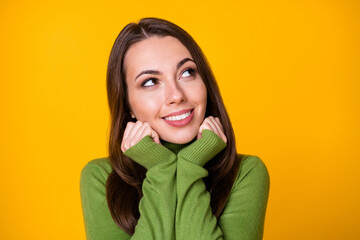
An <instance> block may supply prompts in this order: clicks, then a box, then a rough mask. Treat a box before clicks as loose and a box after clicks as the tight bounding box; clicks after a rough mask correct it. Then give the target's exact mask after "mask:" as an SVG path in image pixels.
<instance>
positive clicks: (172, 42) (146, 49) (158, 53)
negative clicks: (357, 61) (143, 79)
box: [124, 36, 191, 74]
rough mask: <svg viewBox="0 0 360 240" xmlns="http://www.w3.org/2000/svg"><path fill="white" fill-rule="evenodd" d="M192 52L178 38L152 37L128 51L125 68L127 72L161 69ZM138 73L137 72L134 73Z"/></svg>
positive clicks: (173, 64)
mask: <svg viewBox="0 0 360 240" xmlns="http://www.w3.org/2000/svg"><path fill="white" fill-rule="evenodd" d="M186 57H189V58H191V54H190V52H189V51H188V49H187V48H186V47H185V46H184V45H183V44H182V43H181V42H180V41H179V40H178V39H176V38H174V37H171V36H165V37H150V38H147V39H145V40H142V41H140V42H137V43H135V44H133V45H132V46H131V47H130V48H129V49H128V50H127V52H126V54H125V58H124V68H125V72H126V73H134V71H135V72H138V71H142V70H150V69H154V70H160V71H161V69H160V68H166V67H170V66H172V67H173V68H175V66H176V64H177V63H178V62H179V61H181V60H182V59H184V58H186ZM134 74H136V73H134Z"/></svg>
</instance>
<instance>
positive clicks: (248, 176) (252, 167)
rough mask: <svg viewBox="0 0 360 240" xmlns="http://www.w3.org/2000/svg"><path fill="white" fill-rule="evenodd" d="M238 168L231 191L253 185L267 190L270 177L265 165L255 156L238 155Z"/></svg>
mask: <svg viewBox="0 0 360 240" xmlns="http://www.w3.org/2000/svg"><path fill="white" fill-rule="evenodd" d="M238 161H240V166H239V170H238V174H237V176H236V179H235V182H234V185H233V190H234V189H236V188H239V187H246V185H248V184H251V185H253V184H255V185H258V186H259V187H261V188H265V189H268V188H269V185H270V176H269V172H268V169H267V167H266V165H265V163H264V162H263V161H262V160H261V159H260V158H259V157H258V156H255V155H246V154H238Z"/></svg>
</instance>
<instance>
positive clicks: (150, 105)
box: [129, 93, 161, 121]
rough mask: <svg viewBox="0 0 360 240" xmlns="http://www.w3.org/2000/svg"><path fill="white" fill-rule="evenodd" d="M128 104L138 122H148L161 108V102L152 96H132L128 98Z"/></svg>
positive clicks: (142, 94)
mask: <svg viewBox="0 0 360 240" xmlns="http://www.w3.org/2000/svg"><path fill="white" fill-rule="evenodd" d="M129 103H130V106H131V108H132V109H133V111H134V113H135V115H136V117H137V119H138V120H140V121H149V120H151V119H152V118H154V117H156V115H157V114H158V112H159V110H160V108H161V100H160V99H159V97H158V96H156V95H155V96H153V95H152V94H144V93H141V94H134V95H133V96H130V97H129Z"/></svg>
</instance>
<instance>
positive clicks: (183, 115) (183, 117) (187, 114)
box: [165, 111, 191, 121]
mask: <svg viewBox="0 0 360 240" xmlns="http://www.w3.org/2000/svg"><path fill="white" fill-rule="evenodd" d="M190 112H191V111H190ZM190 112H187V113H184V114H181V115H178V116H172V117H165V119H166V120H169V121H179V120H183V119H185V118H187V117H188V116H190Z"/></svg>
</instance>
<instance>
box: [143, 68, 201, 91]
mask: <svg viewBox="0 0 360 240" xmlns="http://www.w3.org/2000/svg"><path fill="white" fill-rule="evenodd" d="M185 72H189V74H190V76H194V75H195V73H196V72H195V69H193V68H187V69H185V70H184V71H183V72H182V73H181V75H183V74H184V73H185ZM151 80H152V81H155V82H158V79H156V78H147V79H145V80H144V81H143V82H142V83H141V87H144V88H148V87H152V86H153V85H152V86H145V84H146V83H147V82H148V81H151ZM154 85H155V83H154Z"/></svg>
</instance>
